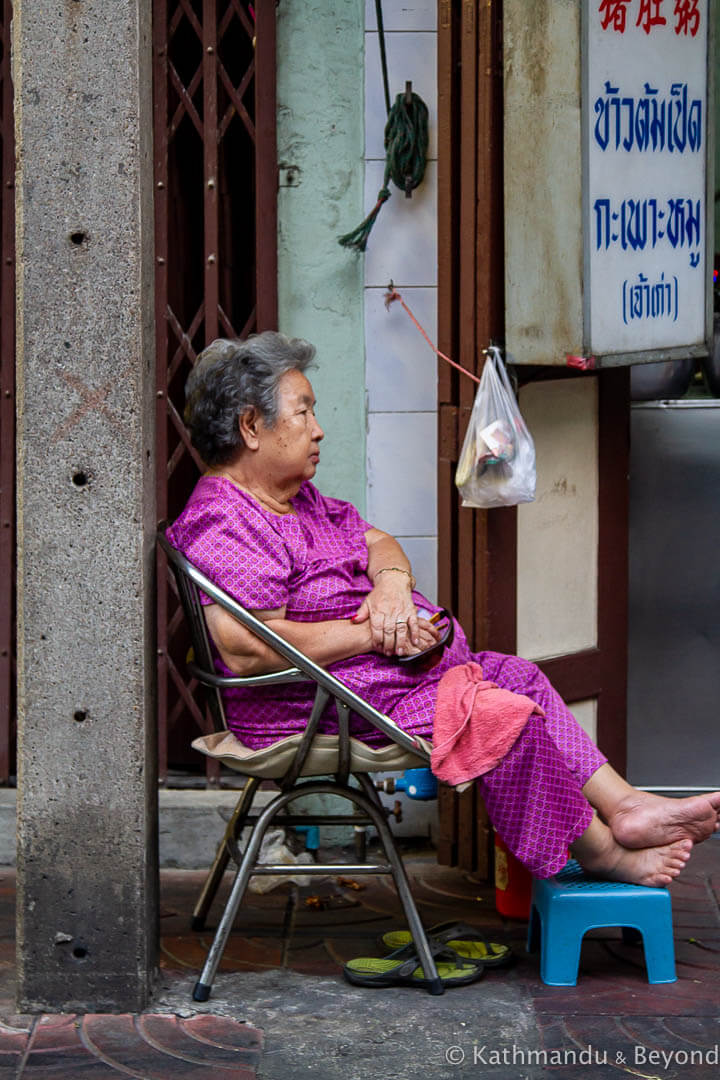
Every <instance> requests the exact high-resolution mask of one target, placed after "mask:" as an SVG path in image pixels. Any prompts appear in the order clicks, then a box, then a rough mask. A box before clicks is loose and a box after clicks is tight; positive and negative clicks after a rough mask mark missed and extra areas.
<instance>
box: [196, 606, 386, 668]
mask: <svg viewBox="0 0 720 1080" xmlns="http://www.w3.org/2000/svg"><path fill="white" fill-rule="evenodd" d="M252 614H253V615H255V616H256V618H258V619H261V620H262V621H263V622H264V623H267V625H268V628H269V629H270V630H274V631H275V633H276V634H279V635H280V637H283V638H285V640H286V641H288V642H289V643H290V644H291V645H295V647H296V648H298V649H299V650H300V651H301V652H303V653H305V655H306V656H309V657H310V659H311V660H314V661H315V663H316V664H320V666H321V667H327V666H328V665H329V664H334V663H336V662H337V661H338V660H347V659H348V657H350V656H357V655H359V654H360V653H366V652H370V651H371V650H372V639H371V632H370V626H369V623H367V622H361V623H355V622H353V621H352V620H350V619H327V620H324V621H323V622H294V621H292V620H290V619H286V618H285V608H284V607H283V608H278V609H277V610H275V611H253V612H252ZM205 620H206V622H207V626H208V630H209V631H210V636H211V637H212V639H213V641H214V642H215V645H216V647H217V650H218V652H219V653H220V656H221V657H222V660H223V663H224V664H225V665H226V666H227V667H228V668H229V669H230V671H232V672H234V674H236V675H243V676H249V675H261V674H265V673H266V672H269V671H282V669H283V668H286V667H289V666H290V664H289V663H288V661H287V660H285V659H284V657H282V656H280V654H279V653H276V652H275V651H274V650H273V649H271V648H270V646H269V645H266V644H265V642H264V641H261V640H260V638H258V637H256V636H255V634H253V633H252V631H251V630H247V629H246V628H245V627H244V626H243V625H242V624H241V623H239V622H238V621H237V619H235V618H233V616H232V615H231V614H230V613H229V612H228V611H225V609H224V608H222V607H220V605H219V604H211V605H210V606H209V607H206V608H205Z"/></svg>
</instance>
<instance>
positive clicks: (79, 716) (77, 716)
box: [73, 709, 87, 724]
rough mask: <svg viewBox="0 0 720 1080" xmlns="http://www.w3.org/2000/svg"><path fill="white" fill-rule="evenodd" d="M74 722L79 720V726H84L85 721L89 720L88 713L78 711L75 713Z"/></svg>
mask: <svg viewBox="0 0 720 1080" xmlns="http://www.w3.org/2000/svg"><path fill="white" fill-rule="evenodd" d="M73 720H77V722H78V724H82V722H83V720H87V713H86V712H85V710H84V709H76V710H75V712H74V713H73Z"/></svg>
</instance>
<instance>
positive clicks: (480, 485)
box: [455, 346, 535, 509]
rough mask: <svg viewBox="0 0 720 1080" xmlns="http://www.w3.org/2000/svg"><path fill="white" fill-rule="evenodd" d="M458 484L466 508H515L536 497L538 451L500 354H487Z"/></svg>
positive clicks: (493, 351) (462, 453)
mask: <svg viewBox="0 0 720 1080" xmlns="http://www.w3.org/2000/svg"><path fill="white" fill-rule="evenodd" d="M455 483H456V484H457V487H458V489H459V491H460V494H461V495H462V504H463V506H477V507H480V508H482V509H488V508H490V507H494V506H515V505H516V504H517V503H521V502H532V500H533V499H534V498H535V446H534V444H533V441H532V436H531V435H530V432H529V431H528V429H527V427H526V425H525V421H524V420H523V418H522V414H521V412H520V409H519V408H518V404H517V401H516V400H515V394H514V393H513V389H512V386H511V385H510V380H509V378H508V374H507V371H506V370H505V365H504V364H503V362H502V357H501V356H500V350H499V349H497V348H496V347H495V346H491V347H490V348H489V349H488V356H487V360H486V361H485V367H484V368H483V373H482V377H481V379H480V385H479V386H478V390H477V394H476V395H475V403H474V405H473V410H472V415H471V416H470V424H469V426H468V429H467V434H466V436H465V442H464V443H463V448H462V452H461V454H460V461H459V462H458V467H457V471H456V473H455Z"/></svg>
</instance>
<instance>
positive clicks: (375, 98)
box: [365, 33, 437, 161]
mask: <svg viewBox="0 0 720 1080" xmlns="http://www.w3.org/2000/svg"><path fill="white" fill-rule="evenodd" d="M385 53H386V56H387V66H388V83H389V88H390V104H391V105H392V103H393V102H394V101H395V96H396V95H397V94H401V93H403V92H404V90H405V83H406V82H407V81H408V79H409V80H411V81H412V88H413V92H414V93H416V94H418V95H419V96H420V97H421V98H422V100H423V101H424V102H425V104H426V105H427V108H428V136H429V142H428V152H427V156H428V158H437V59H436V53H437V35H436V34H416V33H411V34H405V33H403V34H386V35H385ZM386 120H387V111H386V109H385V90H384V88H383V79H382V66H381V64H380V43H379V40H378V35H377V34H366V35H365V157H367V158H379V159H382V160H383V161H384V160H385V145H384V138H385V122H386Z"/></svg>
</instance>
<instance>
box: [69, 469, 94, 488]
mask: <svg viewBox="0 0 720 1080" xmlns="http://www.w3.org/2000/svg"><path fill="white" fill-rule="evenodd" d="M72 482H73V484H74V485H75V487H76V488H84V487H87V485H88V484H89V482H90V477H89V476H88V474H87V473H86V472H83V470H82V469H78V471H77V472H75V473H73V475H72Z"/></svg>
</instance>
